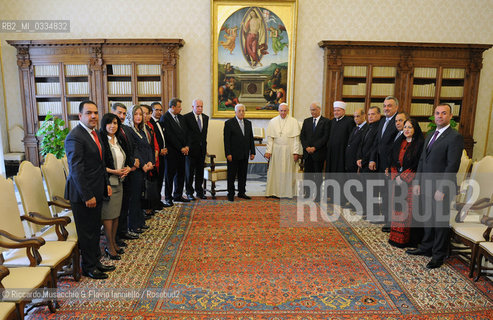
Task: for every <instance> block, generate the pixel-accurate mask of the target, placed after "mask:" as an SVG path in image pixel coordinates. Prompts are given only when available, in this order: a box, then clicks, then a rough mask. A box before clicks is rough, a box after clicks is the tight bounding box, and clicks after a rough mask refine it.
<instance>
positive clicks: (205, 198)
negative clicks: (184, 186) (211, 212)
mask: <svg viewBox="0 0 493 320" xmlns="http://www.w3.org/2000/svg"><path fill="white" fill-rule="evenodd" d="M197 198H199V199H202V200H207V197H206V196H205V195H203V194H202V195H197Z"/></svg>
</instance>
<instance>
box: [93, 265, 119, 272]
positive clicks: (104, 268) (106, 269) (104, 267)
mask: <svg viewBox="0 0 493 320" xmlns="http://www.w3.org/2000/svg"><path fill="white" fill-rule="evenodd" d="M115 269H116V267H115V266H108V265H104V264H100V265H99V266H97V270H99V271H101V272H110V271H113V270H115Z"/></svg>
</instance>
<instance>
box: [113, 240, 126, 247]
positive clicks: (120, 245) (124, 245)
mask: <svg viewBox="0 0 493 320" xmlns="http://www.w3.org/2000/svg"><path fill="white" fill-rule="evenodd" d="M116 244H117V245H118V246H119V247H121V248H126V247H127V244H126V243H125V241H123V240H116Z"/></svg>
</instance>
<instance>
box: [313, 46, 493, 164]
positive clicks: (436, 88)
mask: <svg viewBox="0 0 493 320" xmlns="http://www.w3.org/2000/svg"><path fill="white" fill-rule="evenodd" d="M318 45H319V46H320V47H321V48H323V49H324V93H323V100H324V101H323V102H324V105H325V106H326V108H325V115H326V116H327V117H330V118H331V117H332V116H333V110H332V108H331V106H332V104H333V102H334V101H337V100H343V101H345V102H346V103H347V105H348V107H347V110H346V113H347V114H350V115H352V113H353V112H354V110H355V109H356V108H364V109H365V110H368V108H369V107H370V106H379V107H380V108H382V105H383V100H384V99H385V97H386V96H389V95H393V96H395V97H396V98H397V99H399V105H400V110H403V111H405V112H408V113H409V114H411V116H412V117H413V118H417V119H418V121H419V122H420V125H421V126H422V127H423V129H425V130H424V131H427V130H428V129H426V126H427V123H428V122H429V120H428V117H430V116H431V115H432V114H433V107H434V106H435V105H437V104H438V103H443V102H447V103H450V104H451V105H452V109H453V110H452V111H453V114H454V119H455V120H456V121H457V122H458V123H459V132H460V133H461V134H462V135H463V136H464V143H465V148H466V150H467V152H468V154H469V155H472V150H473V147H474V143H475V142H474V140H473V134H474V118H475V114H476V104H477V96H478V89H479V75H480V72H481V68H482V60H483V52H484V51H485V50H488V49H489V48H491V45H482V44H448V43H411V42H369V41H320V42H319V43H318Z"/></svg>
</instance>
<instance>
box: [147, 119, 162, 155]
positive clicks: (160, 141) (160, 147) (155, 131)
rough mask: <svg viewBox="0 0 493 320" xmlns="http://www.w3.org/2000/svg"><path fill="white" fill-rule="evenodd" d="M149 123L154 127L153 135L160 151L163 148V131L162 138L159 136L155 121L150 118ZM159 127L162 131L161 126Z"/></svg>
mask: <svg viewBox="0 0 493 320" xmlns="http://www.w3.org/2000/svg"><path fill="white" fill-rule="evenodd" d="M150 123H151V124H152V126H153V127H154V133H155V135H156V140H157V144H158V145H159V150H161V149H163V148H164V140H163V136H164V131H163V136H161V133H159V132H158V130H159V128H158V126H157V125H156V120H154V119H153V118H152V117H151V121H150ZM159 125H160V126H161V130H162V129H163V125H162V124H161V123H160V124H159Z"/></svg>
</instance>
